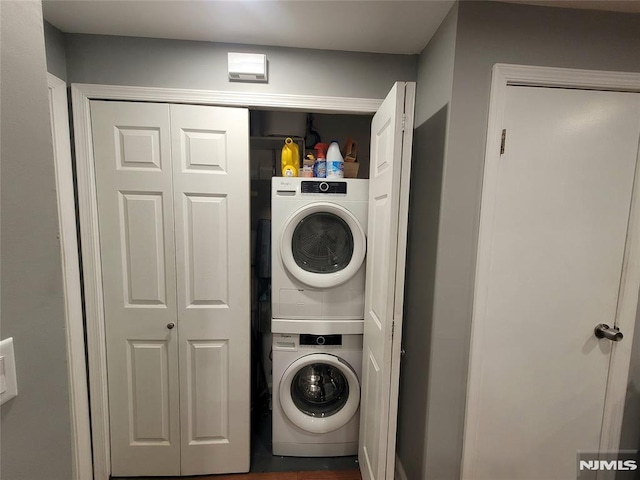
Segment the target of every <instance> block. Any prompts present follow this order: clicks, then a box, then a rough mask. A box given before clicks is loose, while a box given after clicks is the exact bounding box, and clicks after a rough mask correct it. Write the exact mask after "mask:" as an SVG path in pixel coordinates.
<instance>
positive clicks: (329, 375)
mask: <svg viewBox="0 0 640 480" xmlns="http://www.w3.org/2000/svg"><path fill="white" fill-rule="evenodd" d="M280 405H281V406H282V410H283V412H284V414H285V416H286V417H287V418H288V419H289V420H291V422H293V424H294V425H296V426H297V427H299V428H301V429H302V430H305V431H307V432H310V433H329V432H333V431H334V430H338V429H339V428H341V427H343V426H344V425H346V424H347V423H349V421H350V420H351V419H352V418H353V416H354V415H355V413H356V412H357V411H358V407H359V405H360V382H359V381H358V377H357V375H356V374H355V372H354V371H353V369H352V368H351V367H350V366H349V364H347V363H346V362H345V361H344V360H342V359H340V358H339V357H336V356H335V355H329V354H326V353H312V354H309V355H305V356H304V357H300V358H298V359H297V360H296V361H295V362H293V363H292V364H291V365H289V368H287V369H286V370H285V372H284V374H283V375H282V379H281V380H280Z"/></svg>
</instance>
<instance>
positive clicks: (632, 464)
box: [577, 450, 640, 480]
mask: <svg viewBox="0 0 640 480" xmlns="http://www.w3.org/2000/svg"><path fill="white" fill-rule="evenodd" d="M639 463H640V457H639V456H638V451H637V450H623V451H620V452H612V453H596V452H589V453H585V452H580V453H579V454H578V465H577V467H578V472H577V473H578V475H577V478H578V480H582V479H592V478H593V473H589V472H594V471H596V472H598V471H600V472H601V471H609V472H633V471H636V470H638V464H639Z"/></svg>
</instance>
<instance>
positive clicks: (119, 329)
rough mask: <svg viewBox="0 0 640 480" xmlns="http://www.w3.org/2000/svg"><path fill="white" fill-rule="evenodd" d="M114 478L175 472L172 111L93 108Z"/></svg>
mask: <svg viewBox="0 0 640 480" xmlns="http://www.w3.org/2000/svg"><path fill="white" fill-rule="evenodd" d="M91 119H92V131H93V142H94V155H95V168H96V189H97V197H98V216H99V225H100V245H101V251H100V253H101V260H102V280H103V291H104V312H105V327H106V348H107V364H108V378H109V418H110V427H111V428H110V430H111V468H112V475H179V474H180V430H179V417H178V408H179V397H178V364H177V361H176V359H177V358H178V331H177V329H170V328H169V327H168V326H169V325H170V324H172V323H173V324H175V322H176V312H177V309H176V283H175V282H176V281H175V277H176V270H175V253H174V252H175V247H174V241H173V223H174V220H173V201H172V199H173V197H172V187H171V182H172V181H171V177H172V169H171V145H170V128H169V106H168V105H160V104H136V103H122V102H91Z"/></svg>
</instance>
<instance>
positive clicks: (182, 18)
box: [42, 0, 453, 54]
mask: <svg viewBox="0 0 640 480" xmlns="http://www.w3.org/2000/svg"><path fill="white" fill-rule="evenodd" d="M452 4H453V0H438V1H433V0H430V1H415V0H414V1H403V0H394V1H372V0H368V1H364V0H361V1H333V0H302V1H282V0H270V1H264V0H235V1H220V0H215V1H211V0H209V1H202V0H172V1H165V0H160V1H158V0H129V1H113V0H106V1H105V0H64V1H61V0H44V1H43V7H42V8H43V13H44V17H45V18H46V19H47V21H49V22H50V23H51V24H53V25H55V26H56V27H57V28H59V29H60V30H62V31H63V32H69V33H94V34H104V35H124V36H134V37H152V38H172V39H181V40H203V41H210V42H225V43H241V44H252V45H274V46H282V47H300V48H316V49H326V50H346V51H356V52H375V53H400V54H413V53H420V52H421V51H422V49H423V48H424V47H425V45H426V44H427V42H428V41H429V39H430V38H431V36H432V35H433V34H434V32H435V31H436V29H437V28H438V26H439V25H440V23H441V22H442V20H443V19H444V17H445V16H446V14H447V12H448V11H449V9H450V8H451V5H452Z"/></svg>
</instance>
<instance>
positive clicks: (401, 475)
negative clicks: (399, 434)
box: [394, 453, 409, 480]
mask: <svg viewBox="0 0 640 480" xmlns="http://www.w3.org/2000/svg"><path fill="white" fill-rule="evenodd" d="M394 479H395V480H409V479H408V478H407V474H406V473H405V471H404V467H403V466H402V462H401V461H400V457H398V454H397V453H396V471H395V474H394Z"/></svg>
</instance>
